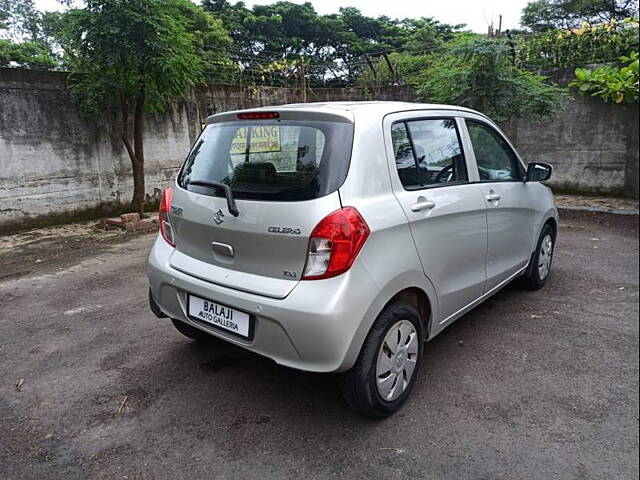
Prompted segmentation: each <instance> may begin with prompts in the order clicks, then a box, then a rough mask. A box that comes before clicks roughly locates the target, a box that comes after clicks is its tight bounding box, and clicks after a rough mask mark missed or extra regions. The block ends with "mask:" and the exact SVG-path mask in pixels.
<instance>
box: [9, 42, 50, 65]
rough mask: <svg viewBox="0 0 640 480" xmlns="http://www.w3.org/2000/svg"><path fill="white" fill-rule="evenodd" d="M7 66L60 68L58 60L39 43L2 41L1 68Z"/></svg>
mask: <svg viewBox="0 0 640 480" xmlns="http://www.w3.org/2000/svg"><path fill="white" fill-rule="evenodd" d="M5 66H11V67H20V68H33V69H36V70H50V69H53V68H55V67H57V66H58V60H57V59H56V58H55V56H54V55H53V54H52V53H51V51H50V50H49V49H48V48H47V47H46V46H43V45H42V44H40V43H38V42H28V41H27V42H18V43H13V42H11V41H9V40H4V39H0V67H5Z"/></svg>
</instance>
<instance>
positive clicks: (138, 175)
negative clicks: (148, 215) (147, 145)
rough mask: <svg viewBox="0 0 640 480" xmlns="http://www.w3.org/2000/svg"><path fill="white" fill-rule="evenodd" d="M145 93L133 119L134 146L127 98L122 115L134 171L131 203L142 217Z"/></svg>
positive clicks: (125, 143) (122, 106)
mask: <svg viewBox="0 0 640 480" xmlns="http://www.w3.org/2000/svg"><path fill="white" fill-rule="evenodd" d="M144 101H145V97H144V93H143V92H142V91H141V93H140V95H139V96H138V97H137V98H136V103H135V110H134V117H133V146H132V145H131V142H130V140H129V139H130V137H131V134H130V128H129V102H128V101H127V99H126V98H124V97H123V98H122V100H121V105H120V107H121V113H122V132H121V138H122V143H124V146H125V148H126V149H127V153H128V154H129V159H130V160H131V168H132V171H133V199H132V201H131V203H132V206H133V208H134V209H135V211H136V212H138V213H139V214H140V216H143V215H144V204H145V188H144V146H143V141H142V136H143V132H144Z"/></svg>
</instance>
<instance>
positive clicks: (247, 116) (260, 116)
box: [238, 112, 280, 120]
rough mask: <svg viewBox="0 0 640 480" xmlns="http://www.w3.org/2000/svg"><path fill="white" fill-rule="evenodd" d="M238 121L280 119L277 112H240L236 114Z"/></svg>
mask: <svg viewBox="0 0 640 480" xmlns="http://www.w3.org/2000/svg"><path fill="white" fill-rule="evenodd" d="M238 118H239V119H240V120H269V119H272V118H280V114H279V113H278V112H242V113H239V114H238Z"/></svg>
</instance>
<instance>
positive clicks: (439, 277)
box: [385, 117, 487, 323]
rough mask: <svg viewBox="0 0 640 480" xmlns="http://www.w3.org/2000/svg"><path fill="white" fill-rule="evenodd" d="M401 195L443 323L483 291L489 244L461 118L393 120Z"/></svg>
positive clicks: (398, 193) (396, 186) (394, 161)
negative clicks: (461, 131)
mask: <svg viewBox="0 0 640 480" xmlns="http://www.w3.org/2000/svg"><path fill="white" fill-rule="evenodd" d="M387 129H389V130H388V131H390V133H391V135H390V136H391V142H390V144H391V145H388V147H387V148H389V147H391V148H392V149H393V152H390V151H389V152H388V153H389V156H390V158H391V162H392V163H391V164H392V165H393V166H392V176H391V178H392V184H393V188H394V192H395V195H396V197H397V199H398V201H399V202H400V204H401V205H402V208H403V210H404V212H405V214H406V216H407V219H408V220H409V226H410V228H411V233H412V235H413V239H414V242H415V245H416V248H417V251H418V254H419V256H420V260H421V263H422V268H423V270H424V272H425V274H426V275H427V277H428V278H429V279H430V280H431V282H432V284H433V286H434V288H435V290H436V293H437V295H438V306H439V312H440V318H439V322H440V323H442V322H444V321H446V320H447V319H449V318H450V317H451V316H453V315H454V314H455V313H456V312H458V311H459V310H461V309H463V308H464V307H465V306H467V305H468V304H469V303H471V302H473V301H474V300H476V299H477V298H478V297H480V296H482V294H483V288H484V283H485V256H486V249H487V221H486V206H485V202H484V199H483V194H482V189H481V187H480V186H479V185H477V184H472V183H469V181H468V178H469V177H468V174H467V164H466V161H465V156H464V153H463V151H462V147H461V142H460V136H459V125H458V121H457V120H456V119H455V118H452V117H441V118H423V119H411V118H406V119H403V118H401V117H400V118H398V119H394V120H388V121H387V122H386V124H385V130H387Z"/></svg>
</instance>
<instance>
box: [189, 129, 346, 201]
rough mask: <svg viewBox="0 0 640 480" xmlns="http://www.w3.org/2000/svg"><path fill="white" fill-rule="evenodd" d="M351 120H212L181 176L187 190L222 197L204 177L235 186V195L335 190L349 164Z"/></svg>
mask: <svg viewBox="0 0 640 480" xmlns="http://www.w3.org/2000/svg"><path fill="white" fill-rule="evenodd" d="M352 141H353V125H352V124H350V123H341V122H330V121H294V120H258V121H249V122H247V121H239V122H227V123H214V124H210V125H208V126H207V127H206V128H205V129H204V131H203V132H202V134H201V135H200V138H198V141H197V142H196V144H195V145H194V147H193V148H192V150H191V152H190V153H189V156H188V157H187V160H186V162H185V164H184V166H183V167H182V170H181V172H180V174H179V175H178V185H180V186H181V187H182V188H184V189H187V190H189V191H193V192H197V193H202V194H206V195H216V196H224V191H223V190H222V189H218V188H212V187H209V186H202V185H190V183H192V182H195V183H197V182H198V181H200V182H220V183H223V184H226V185H229V187H231V190H232V191H233V196H234V197H235V198H236V199H249V200H272V201H294V200H310V199H314V198H318V197H322V196H324V195H328V194H329V193H332V192H334V191H336V190H337V189H338V188H339V187H340V185H342V183H343V182H344V179H345V178H346V175H347V170H348V169H349V159H350V156H351V146H352Z"/></svg>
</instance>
